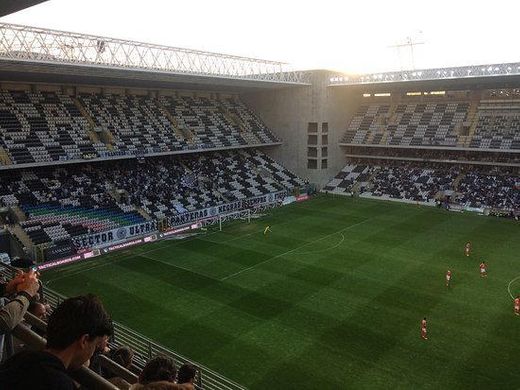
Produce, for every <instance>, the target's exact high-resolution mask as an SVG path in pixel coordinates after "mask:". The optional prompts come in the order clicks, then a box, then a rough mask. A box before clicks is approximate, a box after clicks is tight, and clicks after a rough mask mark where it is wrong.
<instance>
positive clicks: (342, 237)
mask: <svg viewBox="0 0 520 390" xmlns="http://www.w3.org/2000/svg"><path fill="white" fill-rule="evenodd" d="M343 241H345V235H344V234H343V233H341V239H340V240H339V242H338V243H337V244H335V245H333V246H331V247H329V248H325V249H319V250H317V251H308V252H296V254H297V255H311V254H314V253H322V252H327V251H330V250H331V249H335V248H337V247H338V246H340V245H341V244H343Z"/></svg>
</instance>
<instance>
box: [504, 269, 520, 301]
mask: <svg viewBox="0 0 520 390" xmlns="http://www.w3.org/2000/svg"><path fill="white" fill-rule="evenodd" d="M518 279H520V275H518V276H517V277H516V278H514V279H513V280H511V281H510V282H509V284H508V285H507V292H508V293H509V295H510V296H511V299H515V297H514V296H513V294H511V285H512V284H513V282H514V281H515V280H518Z"/></svg>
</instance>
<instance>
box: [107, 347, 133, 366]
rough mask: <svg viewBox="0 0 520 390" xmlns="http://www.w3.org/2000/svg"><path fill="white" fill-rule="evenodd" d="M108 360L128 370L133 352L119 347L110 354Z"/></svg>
mask: <svg viewBox="0 0 520 390" xmlns="http://www.w3.org/2000/svg"><path fill="white" fill-rule="evenodd" d="M110 358H111V359H112V360H113V361H114V362H116V363H117V364H119V365H120V366H123V367H124V368H127V369H128V368H130V367H131V366H132V360H133V358H134V351H132V350H131V349H130V348H128V347H119V348H117V349H115V350H114V351H112V352H111V353H110Z"/></svg>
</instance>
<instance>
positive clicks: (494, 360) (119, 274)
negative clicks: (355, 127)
mask: <svg viewBox="0 0 520 390" xmlns="http://www.w3.org/2000/svg"><path fill="white" fill-rule="evenodd" d="M266 225H270V226H271V230H272V231H271V232H270V233H268V234H267V235H264V234H263V231H264V228H265V226H266ZM468 240H469V241H471V242H472V243H473V253H472V255H471V257H469V258H466V257H465V256H464V254H463V249H464V244H465V242H466V241H468ZM481 260H485V261H486V263H487V264H488V274H489V276H488V277H487V278H481V277H480V275H479V264H480V262H481ZM447 269H450V270H451V271H452V285H451V287H450V288H447V287H446V286H445V273H446V270H447ZM519 277H520V225H519V224H518V222H514V221H512V220H505V219H497V218H493V217H484V216H478V215H474V214H459V213H450V212H447V211H444V210H440V209H435V208H430V207H421V206H415V205H405V204H397V203H392V202H385V201H372V200H364V199H351V198H331V197H326V196H319V197H316V198H314V199H313V200H310V201H307V202H304V203H298V204H292V205H289V206H286V207H283V208H279V209H276V210H273V211H271V212H270V214H269V215H266V216H265V217H263V218H261V219H258V220H255V221H254V222H252V223H250V224H248V223H246V222H234V223H231V224H228V225H225V226H224V229H223V231H221V232H219V231H217V230H211V229H210V230H208V231H207V232H206V233H205V234H201V235H199V236H197V237H196V238H189V239H186V240H182V241H181V240H169V241H160V242H155V243H152V244H148V245H145V246H141V247H138V248H133V249H130V250H126V251H122V252H117V253H112V254H109V255H106V256H102V257H99V258H96V259H93V260H91V261H86V262H84V263H79V264H76V265H72V266H70V267H66V268H61V269H58V270H51V271H48V272H45V273H44V275H43V278H44V280H45V281H46V282H47V283H48V285H49V286H50V287H51V288H53V289H55V290H57V291H59V292H61V293H63V294H65V295H68V296H72V295H77V294H82V293H87V292H91V293H94V294H97V295H99V296H100V297H101V298H102V300H103V302H104V303H105V305H106V307H107V308H108V309H109V311H110V312H111V313H112V316H113V317H114V319H115V320H117V321H119V322H122V323H123V324H125V325H127V326H129V327H131V328H133V329H135V330H137V331H139V332H141V333H143V334H145V335H147V336H149V337H150V338H153V339H155V340H156V341H158V342H159V343H161V344H163V345H165V346H167V347H170V348H171V349H173V350H175V351H177V352H179V353H181V354H183V355H185V356H187V357H189V358H191V359H194V360H195V361H198V362H200V363H202V364H204V365H206V366H208V367H209V368H211V369H213V370H215V371H218V372H220V373H222V374H223V375H225V376H227V377H229V378H230V379H232V380H234V381H236V382H238V383H240V384H242V385H244V386H246V387H248V388H251V389H383V388H384V389H484V388H486V389H487V388H490V389H491V388H494V389H518V388H520V368H519V367H520V366H519V358H520V317H519V316H515V315H514V314H513V305H512V299H511V294H514V295H516V294H518V293H520V278H519ZM515 278H517V279H516V280H515ZM423 317H427V320H428V337H429V339H428V340H422V339H421V338H420V321H421V320H422V318H423Z"/></svg>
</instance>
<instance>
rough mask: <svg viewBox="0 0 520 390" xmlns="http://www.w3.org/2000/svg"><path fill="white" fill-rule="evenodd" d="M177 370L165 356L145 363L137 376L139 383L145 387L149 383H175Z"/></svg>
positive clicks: (173, 363) (172, 362)
mask: <svg viewBox="0 0 520 390" xmlns="http://www.w3.org/2000/svg"><path fill="white" fill-rule="evenodd" d="M176 375H177V368H176V367H175V362H174V361H173V359H170V358H169V357H166V356H157V357H155V358H153V359H152V360H150V361H148V363H146V366H145V367H144V368H143V370H142V371H141V375H139V383H140V384H142V385H147V384H148V383H151V382H159V381H168V382H173V381H175V377H176Z"/></svg>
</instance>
